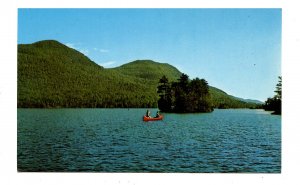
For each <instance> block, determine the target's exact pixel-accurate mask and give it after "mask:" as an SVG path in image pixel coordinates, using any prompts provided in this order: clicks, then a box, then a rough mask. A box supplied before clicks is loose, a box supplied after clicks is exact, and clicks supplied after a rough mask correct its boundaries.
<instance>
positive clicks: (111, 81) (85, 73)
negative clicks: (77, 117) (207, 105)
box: [18, 40, 256, 108]
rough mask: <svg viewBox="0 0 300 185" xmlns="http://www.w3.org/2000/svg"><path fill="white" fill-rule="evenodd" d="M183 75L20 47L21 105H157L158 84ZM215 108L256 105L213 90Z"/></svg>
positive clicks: (161, 67) (50, 46) (55, 49)
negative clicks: (103, 64)
mask: <svg viewBox="0 0 300 185" xmlns="http://www.w3.org/2000/svg"><path fill="white" fill-rule="evenodd" d="M163 75H165V76H166V77H167V78H168V79H169V80H170V81H175V80H177V79H178V78H179V77H180V75H181V72H180V71H178V70H177V69H176V68H175V67H173V66H171V65H169V64H163V63H158V62H154V61H151V60H137V61H134V62H131V63H128V64H125V65H122V66H120V67H116V68H112V69H105V68H103V67H101V66H99V65H97V64H96V63H95V62H93V61H91V60H90V59H89V58H88V57H86V56H85V55H83V54H82V53H80V52H78V51H76V50H74V49H72V48H69V47H67V46H65V45H63V44H61V43H59V42H57V41H54V40H47V41H40V42H36V43H33V44H20V45H18V107H106V108H112V107H121V108H122V107H157V101H158V98H159V96H158V94H157V85H158V82H159V79H160V78H161V77H162V76H163ZM209 91H210V93H211V98H212V102H213V106H214V107H221V108H239V107H253V106H255V105H256V104H254V103H246V102H243V101H241V100H239V99H238V98H235V97H232V96H229V95H227V94H226V93H225V92H223V91H221V90H219V89H217V88H214V87H210V88H209Z"/></svg>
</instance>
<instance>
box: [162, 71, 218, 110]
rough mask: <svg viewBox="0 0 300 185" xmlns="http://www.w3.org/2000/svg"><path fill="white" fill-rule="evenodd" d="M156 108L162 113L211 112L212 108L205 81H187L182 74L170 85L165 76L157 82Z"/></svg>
mask: <svg viewBox="0 0 300 185" xmlns="http://www.w3.org/2000/svg"><path fill="white" fill-rule="evenodd" d="M158 93H159V97H160V98H159V100H158V108H159V109H160V110H161V111H163V112H177V113H188V112H211V111H213V106H212V103H211V97H210V93H209V86H208V83H207V81H206V80H204V79H199V78H195V79H193V80H189V77H188V75H186V74H182V75H181V76H180V78H179V79H178V81H177V82H172V83H170V82H169V80H168V78H166V76H163V77H162V78H161V79H160V80H159V86H158Z"/></svg>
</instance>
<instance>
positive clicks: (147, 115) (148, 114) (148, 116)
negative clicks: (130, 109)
mask: <svg viewBox="0 0 300 185" xmlns="http://www.w3.org/2000/svg"><path fill="white" fill-rule="evenodd" d="M146 117H147V118H151V116H150V110H147V111H146Z"/></svg>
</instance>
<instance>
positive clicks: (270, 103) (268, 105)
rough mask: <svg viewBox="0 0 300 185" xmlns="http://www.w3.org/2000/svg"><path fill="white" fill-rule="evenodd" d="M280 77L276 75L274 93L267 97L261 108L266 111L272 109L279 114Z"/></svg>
mask: <svg viewBox="0 0 300 185" xmlns="http://www.w3.org/2000/svg"><path fill="white" fill-rule="evenodd" d="M281 87H282V78H281V76H279V77H278V83H277V85H276V90H275V91H274V92H275V93H276V95H275V96H274V97H273V98H268V99H267V100H266V102H265V104H264V105H263V108H264V109H265V110H268V111H274V112H273V114H281V98H282V96H281V95H282V88H281Z"/></svg>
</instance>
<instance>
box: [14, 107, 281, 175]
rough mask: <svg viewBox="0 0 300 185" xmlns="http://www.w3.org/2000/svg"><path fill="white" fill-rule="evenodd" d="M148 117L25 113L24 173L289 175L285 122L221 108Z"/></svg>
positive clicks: (21, 112)
mask: <svg viewBox="0 0 300 185" xmlns="http://www.w3.org/2000/svg"><path fill="white" fill-rule="evenodd" d="M150 110H151V113H152V115H153V116H154V114H155V112H156V110H155V109H150ZM145 112H146V109H18V151H17V155H18V156H17V160H18V170H19V171H44V172H48V171H55V172H62V171H67V172H73V171H74V172H79V171H84V172H196V173H198V172H199V173H204V172H218V173H220V172H221V173H222V172H246V173H280V172H281V116H278V115H271V114H270V112H265V111H263V110H247V109H229V110H218V109H216V110H215V111H214V112H212V113H207V114H164V120H162V121H155V122H143V121H142V115H143V114H145Z"/></svg>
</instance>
